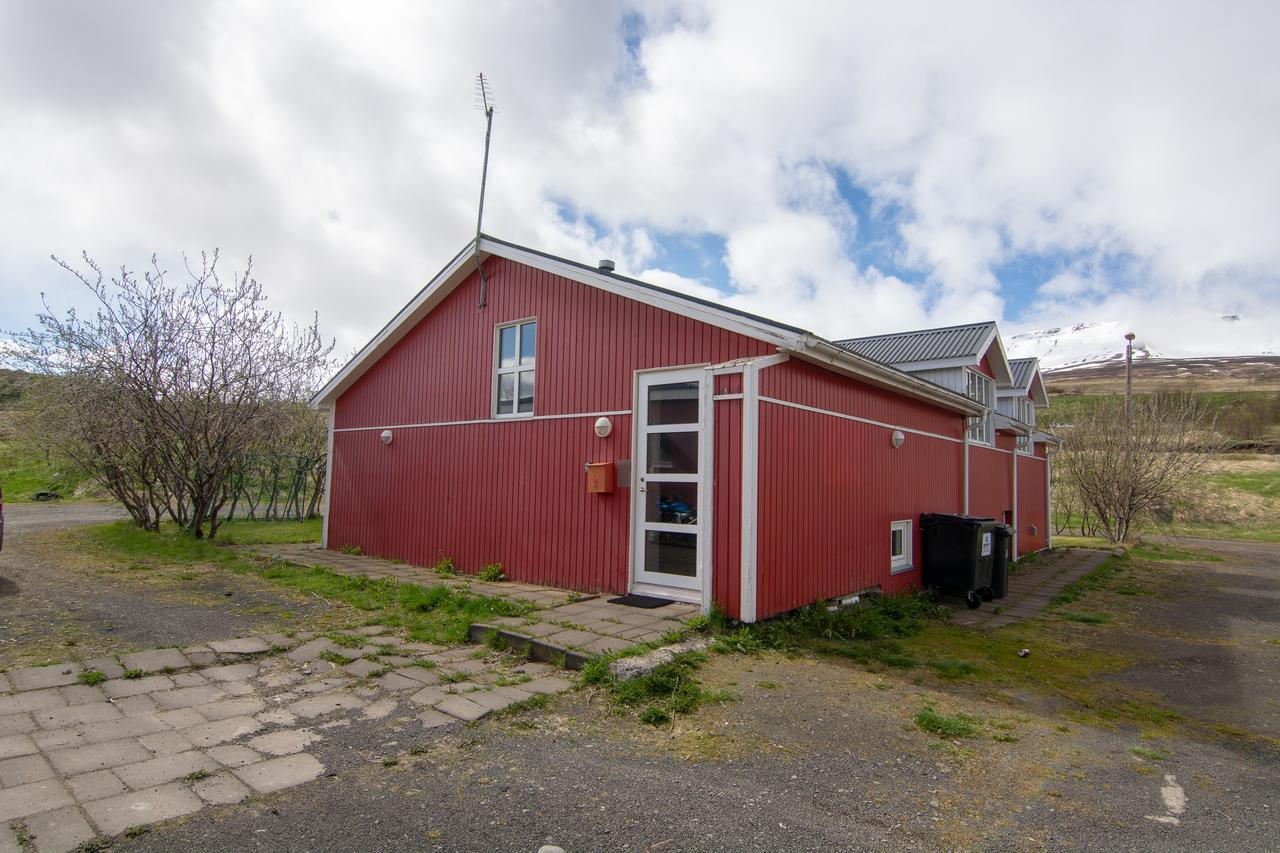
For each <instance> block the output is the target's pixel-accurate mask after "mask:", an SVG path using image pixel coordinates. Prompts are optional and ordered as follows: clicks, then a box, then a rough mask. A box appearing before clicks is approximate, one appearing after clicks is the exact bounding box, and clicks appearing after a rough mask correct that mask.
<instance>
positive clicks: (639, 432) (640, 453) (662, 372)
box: [628, 365, 715, 612]
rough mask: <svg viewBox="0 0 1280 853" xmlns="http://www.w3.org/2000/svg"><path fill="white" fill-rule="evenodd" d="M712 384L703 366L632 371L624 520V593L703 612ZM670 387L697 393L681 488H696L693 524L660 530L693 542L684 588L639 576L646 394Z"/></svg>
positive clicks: (707, 585) (707, 580)
mask: <svg viewBox="0 0 1280 853" xmlns="http://www.w3.org/2000/svg"><path fill="white" fill-rule="evenodd" d="M711 380H712V377H711V374H710V371H708V370H707V368H706V366H705V365H694V366H686V367H678V368H670V367H663V368H656V369H652V370H637V371H636V372H635V383H634V386H635V389H634V390H635V394H634V397H635V399H634V405H633V407H632V412H633V416H632V419H631V423H632V428H631V440H632V455H631V458H632V460H633V464H632V466H631V495H632V500H631V516H630V520H629V524H630V529H631V536H630V540H631V546H630V550H629V560H628V562H629V564H630V567H631V570H630V578H629V580H630V584H629V589H630V590H631V591H632V592H637V593H642V594H646V595H655V596H658V597H661V598H670V599H674V600H677V601H688V602H692V603H695V604H701V605H702V609H703V611H704V612H705V611H707V610H709V609H710V607H711V564H712V559H711V554H712V543H711V530H712V524H711V510H712V501H713V481H714V477H713V476H712V466H713V460H714V458H715V455H714V448H713V442H712V435H713V430H712V424H713V417H714V409H713V406H714V402H713V400H712V392H713V390H714V389H713V387H712V381H711ZM673 382H697V383H698V388H699V393H698V424H697V426H696V427H695V428H693V429H687V430H686V431H688V432H695V431H696V432H697V433H698V473H697V474H695V475H689V479H688V480H684V482H691V483H695V484H696V485H697V487H698V521H697V524H695V525H679V526H670V527H665V526H664V527H661V528H659V529H670V530H672V531H673V532H678V533H693V534H694V535H696V536H697V555H696V558H695V564H696V567H697V568H696V571H697V574H696V575H695V576H694V577H693V578H689V579H688V581H689V582H688V584H687V585H684V584H680V585H673V584H671V583H670V582H663V578H662V577H656V576H654V575H653V574H652V573H649V572H645V571H644V539H645V537H644V532H645V529H646V521H645V519H644V509H645V504H644V497H645V494H646V493H645V492H644V491H642V489H644V488H645V482H644V481H645V478H646V476H647V475H646V472H645V470H644V468H645V467H646V458H645V457H646V454H647V449H648V448H647V443H646V441H645V437H646V436H647V434H648V430H647V425H648V415H649V410H648V402H649V401H648V388H649V387H650V386H652V385H663V384H667V383H673ZM653 431H654V432H662V431H663V430H662V429H660V428H655V429H654V430H653ZM647 524H648V525H649V527H656V526H657V525H656V524H655V523H653V522H648V523H647ZM666 577H668V578H670V577H674V576H666Z"/></svg>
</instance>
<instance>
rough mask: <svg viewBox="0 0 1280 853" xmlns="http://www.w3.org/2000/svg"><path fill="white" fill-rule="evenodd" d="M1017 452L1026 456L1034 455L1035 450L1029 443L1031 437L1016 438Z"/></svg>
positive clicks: (1021, 436)
mask: <svg viewBox="0 0 1280 853" xmlns="http://www.w3.org/2000/svg"><path fill="white" fill-rule="evenodd" d="M1018 452H1019V453H1024V454H1026V455H1028V456H1033V455H1035V452H1036V449H1035V445H1034V444H1032V442H1031V436H1029V435H1020V436H1018Z"/></svg>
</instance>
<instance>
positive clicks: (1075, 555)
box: [951, 548, 1111, 629]
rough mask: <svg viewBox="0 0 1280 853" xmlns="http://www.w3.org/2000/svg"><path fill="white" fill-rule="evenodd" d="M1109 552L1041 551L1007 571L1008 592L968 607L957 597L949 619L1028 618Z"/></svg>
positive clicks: (990, 624)
mask: <svg viewBox="0 0 1280 853" xmlns="http://www.w3.org/2000/svg"><path fill="white" fill-rule="evenodd" d="M1109 556H1111V554H1110V552H1108V551H1095V550H1088V549H1084V548H1059V549H1056V550H1053V551H1050V552H1049V553H1047V554H1041V555H1039V556H1037V557H1036V558H1035V559H1034V560H1032V561H1031V562H1029V563H1023V564H1022V565H1021V566H1018V567H1017V568H1016V569H1015V571H1014V572H1013V573H1012V574H1010V575H1009V592H1008V594H1007V595H1006V596H1005V597H1004V598H1002V599H996V600H995V601H993V602H991V603H985V602H984V603H983V605H982V607H980V608H978V609H977V610H970V609H969V608H968V606H966V605H965V604H964V602H963V601H960V602H958V603H956V604H954V607H955V610H956V612H955V615H954V616H953V617H952V619H951V621H952V623H953V624H956V625H972V626H974V627H976V628H984V629H986V628H1002V627H1004V626H1005V625H1012V624H1013V623H1015V622H1021V621H1022V620H1023V619H1029V618H1031V617H1032V616H1035V615H1036V614H1037V613H1039V612H1040V611H1041V610H1043V609H1044V608H1045V607H1047V606H1048V605H1049V602H1050V601H1052V600H1053V597H1054V596H1055V595H1057V594H1058V593H1060V592H1061V591H1062V590H1063V588H1064V587H1065V586H1067V584H1069V583H1072V582H1073V581H1076V580H1078V579H1080V578H1082V577H1084V576H1085V575H1087V574H1089V572H1091V571H1093V570H1094V569H1096V568H1097V567H1098V566H1099V565H1100V564H1101V563H1102V561H1103V560H1105V559H1107V557H1109ZM996 607H999V608H1000V612H999V613H996V612H995V608H996Z"/></svg>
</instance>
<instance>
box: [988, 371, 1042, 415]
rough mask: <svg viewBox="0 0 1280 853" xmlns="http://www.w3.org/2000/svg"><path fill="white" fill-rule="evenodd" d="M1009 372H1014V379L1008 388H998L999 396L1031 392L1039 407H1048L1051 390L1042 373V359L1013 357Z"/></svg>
mask: <svg viewBox="0 0 1280 853" xmlns="http://www.w3.org/2000/svg"><path fill="white" fill-rule="evenodd" d="M1009 372H1010V373H1011V374H1013V381H1012V382H1010V383H1009V386H1008V387H1007V388H1000V389H998V390H997V395H998V396H1001V397H1009V396H1014V395H1022V394H1030V395H1031V399H1032V400H1033V401H1034V402H1035V404H1036V407H1037V408H1041V409H1045V408H1048V406H1049V392H1048V390H1047V389H1046V388H1045V387H1044V377H1042V376H1041V375H1040V359H1038V358H1015V359H1012V360H1011V361H1010V362H1009Z"/></svg>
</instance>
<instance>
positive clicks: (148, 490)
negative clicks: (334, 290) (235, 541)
mask: <svg viewBox="0 0 1280 853" xmlns="http://www.w3.org/2000/svg"><path fill="white" fill-rule="evenodd" d="M54 261H55V262H57V263H58V264H59V265H60V266H61V267H63V269H65V270H67V271H68V272H70V273H71V274H72V275H74V276H75V277H76V278H77V279H79V281H80V282H81V283H82V284H83V285H84V286H85V287H86V288H87V289H88V290H89V291H90V292H91V293H92V294H93V296H94V297H95V299H96V302H97V309H96V311H95V313H94V314H93V315H92V316H88V317H81V316H80V315H79V314H78V313H77V312H76V311H74V310H71V311H68V312H66V313H65V314H64V315H61V316H60V315H58V314H56V313H55V312H54V311H53V310H52V309H51V308H49V306H48V304H47V303H46V304H45V308H44V310H43V311H42V312H41V313H40V314H39V315H38V316H37V322H38V328H36V329H30V330H28V331H27V332H25V333H21V334H19V335H17V338H18V340H19V341H20V343H21V346H22V350H23V352H24V354H25V355H24V359H25V361H26V362H27V363H28V365H29V366H30V369H32V370H33V371H34V372H37V373H40V374H43V375H44V376H46V377H50V378H51V379H52V380H53V381H48V382H45V383H43V391H42V392H40V393H37V394H36V395H34V396H33V404H34V406H33V411H34V413H35V419H34V420H35V423H36V424H37V425H38V428H39V429H41V430H43V431H44V432H45V433H46V434H47V436H48V439H49V441H50V442H51V443H53V444H56V445H57V446H58V448H59V449H61V450H62V451H63V452H64V453H66V454H67V455H68V456H70V457H71V458H72V459H74V460H75V461H76V462H77V463H79V464H80V465H81V466H82V467H84V469H85V470H86V471H88V472H90V473H91V474H92V475H93V476H94V477H95V478H97V479H98V480H99V481H100V482H101V483H102V485H103V486H104V487H105V488H106V489H107V490H108V491H110V493H111V494H112V495H114V496H115V497H116V498H117V499H118V500H119V501H120V502H121V503H122V504H123V505H124V506H125V508H126V509H127V510H128V511H129V513H130V515H131V516H132V517H133V519H134V521H135V522H137V523H138V524H139V525H140V526H142V527H144V528H147V529H155V528H156V527H157V526H158V524H159V522H160V520H161V517H162V516H163V515H168V516H169V517H170V518H172V519H173V520H174V521H175V522H177V523H178V524H179V525H181V526H182V527H184V528H186V529H188V530H190V531H191V532H192V533H193V534H194V535H195V536H196V537H197V538H199V537H202V536H205V535H208V536H213V535H215V534H216V532H217V529H218V524H219V522H220V519H221V513H222V510H223V508H224V506H225V505H226V503H227V501H228V499H229V498H230V496H231V492H230V483H229V479H230V476H231V473H232V469H233V463H234V460H235V459H236V457H237V456H238V455H241V454H243V453H244V452H245V449H246V448H250V447H253V446H255V445H257V444H260V443H261V442H262V441H263V440H264V436H270V435H273V434H275V433H276V432H278V430H279V427H280V424H281V418H282V417H284V416H283V415H282V412H284V411H286V410H288V409H289V408H290V406H294V407H296V406H297V405H298V404H300V403H301V402H302V401H304V400H305V399H306V398H307V395H308V393H309V392H310V390H311V389H312V388H314V387H315V386H316V384H317V383H318V381H319V380H320V379H321V378H322V377H323V375H324V373H325V372H326V371H327V370H328V368H329V367H330V364H329V356H330V354H331V353H332V351H333V344H332V343H326V342H325V341H324V340H323V339H322V338H321V336H320V332H319V327H318V321H316V320H313V321H312V323H311V325H309V326H306V327H298V326H294V325H290V324H288V323H286V321H285V320H284V318H283V317H282V316H281V315H280V314H279V313H278V312H273V311H270V310H269V309H268V308H267V305H266V301H267V300H266V296H265V295H264V294H263V291H262V286H261V285H260V284H259V283H258V282H257V281H256V280H255V279H254V278H253V277H252V259H250V262H249V264H248V265H247V266H246V268H245V271H244V272H243V273H242V274H237V275H234V276H232V278H231V279H230V280H224V279H223V278H222V277H221V276H220V275H219V272H218V253H217V252H216V251H215V252H213V253H212V254H211V255H206V254H202V255H201V258H200V266H199V268H198V269H193V268H192V267H191V265H190V264H188V265H187V270H186V272H187V277H186V278H185V279H184V280H183V283H182V284H180V285H174V284H170V282H169V275H168V273H167V272H166V271H164V270H162V269H161V268H160V266H159V264H158V263H157V261H156V258H155V257H152V259H151V269H150V270H148V271H147V272H145V273H144V274H143V275H142V277H141V278H139V277H138V276H137V275H135V274H134V273H133V272H131V271H129V270H128V269H125V268H121V270H120V274H119V275H118V276H117V277H114V278H108V277H107V276H106V275H105V274H104V273H103V271H102V269H101V268H100V267H99V266H98V265H97V264H96V263H95V262H94V261H93V260H92V259H91V258H90V257H89V256H88V254H85V255H84V264H85V267H86V268H87V269H79V268H76V267H73V266H72V265H71V264H69V263H67V262H65V261H62V260H59V259H58V258H56V257H55V258H54Z"/></svg>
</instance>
